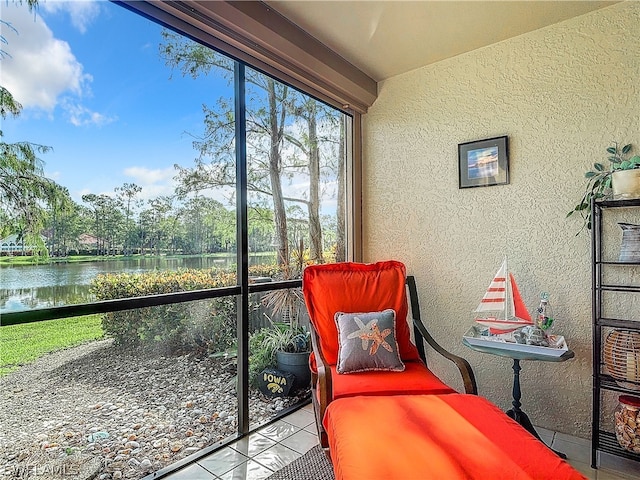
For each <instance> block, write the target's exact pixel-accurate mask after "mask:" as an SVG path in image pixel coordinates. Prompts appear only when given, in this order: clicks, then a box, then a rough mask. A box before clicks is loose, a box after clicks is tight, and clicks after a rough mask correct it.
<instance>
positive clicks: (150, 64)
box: [0, 0, 231, 201]
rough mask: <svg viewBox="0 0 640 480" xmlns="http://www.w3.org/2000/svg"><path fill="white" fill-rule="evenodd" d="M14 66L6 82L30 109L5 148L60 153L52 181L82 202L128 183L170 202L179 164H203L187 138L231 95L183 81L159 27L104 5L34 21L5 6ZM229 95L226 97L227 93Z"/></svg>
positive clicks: (45, 3)
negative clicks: (32, 146) (207, 111)
mask: <svg viewBox="0 0 640 480" xmlns="http://www.w3.org/2000/svg"><path fill="white" fill-rule="evenodd" d="M0 8H1V9H2V10H1V16H2V20H3V21H6V22H9V23H10V24H11V25H12V26H13V27H14V28H15V29H16V30H17V33H16V32H14V31H12V30H10V29H9V28H7V27H6V26H5V25H2V35H3V37H5V39H6V41H7V44H5V45H2V48H3V50H5V51H6V52H7V53H8V54H9V55H10V57H8V56H7V57H5V58H4V59H2V61H1V62H2V64H1V65H0V66H1V68H2V72H1V75H2V77H1V80H2V85H3V86H5V87H6V88H7V89H8V90H9V91H10V92H11V93H12V94H13V95H14V97H15V98H16V99H17V100H18V101H19V102H20V103H21V104H22V105H23V107H24V110H23V112H22V114H21V116H20V117H19V118H17V119H11V118H10V119H7V120H5V121H4V122H3V125H2V130H3V132H4V135H5V139H4V140H5V141H7V142H16V141H23V140H28V141H30V142H34V143H39V144H42V145H47V146H51V147H53V151H52V152H49V153H47V154H44V155H42V156H41V159H42V160H43V161H44V162H45V165H44V170H45V174H46V176H48V177H49V178H52V179H54V180H55V181H57V182H58V183H60V184H61V185H64V186H66V187H67V188H68V189H69V191H70V193H71V195H72V197H73V198H74V199H75V200H76V201H80V197H81V196H82V194H85V193H111V194H112V193H113V189H114V187H117V186H120V185H122V184H123V183H125V182H128V183H136V184H138V185H140V186H142V187H143V191H142V194H141V196H142V198H155V197H157V196H158V195H169V194H171V193H173V180H172V177H173V176H174V175H175V171H174V169H173V165H174V164H175V163H179V164H181V165H183V166H190V165H192V164H193V160H194V159H195V158H196V157H197V152H196V151H195V150H194V149H193V147H192V145H191V138H190V137H189V136H188V135H186V134H185V133H184V132H185V131H188V132H192V133H199V132H201V131H202V119H203V115H202V103H207V104H210V105H211V104H213V103H214V102H215V100H216V99H217V98H218V97H220V96H221V95H223V94H225V96H231V94H230V88H231V87H228V86H227V82H226V81H225V80H224V79H221V78H214V77H213V76H211V77H208V78H199V79H197V80H193V79H191V78H189V77H187V78H183V77H182V75H181V74H180V73H179V72H177V71H176V72H173V75H172V72H171V70H170V68H169V67H167V66H165V65H164V61H163V60H162V59H161V58H160V56H159V49H158V46H159V43H160V42H161V36H160V32H161V30H162V27H160V26H159V25H157V24H155V23H152V22H151V21H149V20H147V19H145V18H143V17H141V16H139V15H136V14H133V13H131V12H129V11H128V10H126V9H124V8H123V7H120V6H118V5H115V4H113V3H111V2H107V1H98V2H95V1H80V0H77V1H73V2H61V1H55V0H41V3H40V6H39V8H38V10H37V13H36V14H35V15H34V14H33V13H29V11H28V8H27V7H26V5H19V4H16V3H15V2H9V3H6V2H4V1H3V2H2V6H1V7H0ZM227 92H229V93H227Z"/></svg>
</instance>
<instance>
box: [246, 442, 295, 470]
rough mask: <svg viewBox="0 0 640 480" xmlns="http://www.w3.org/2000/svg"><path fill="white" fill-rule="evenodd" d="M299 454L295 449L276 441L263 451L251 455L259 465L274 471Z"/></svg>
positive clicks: (287, 463)
mask: <svg viewBox="0 0 640 480" xmlns="http://www.w3.org/2000/svg"><path fill="white" fill-rule="evenodd" d="M301 456H302V455H301V454H300V453H298V452H296V451H295V450H292V449H290V448H289V447H285V446H284V445H281V444H279V443H278V444H276V445H274V446H273V447H271V448H269V449H267V450H265V451H264V452H262V453H259V454H258V455H256V456H255V457H253V459H254V460H255V461H256V462H258V463H260V464H261V465H264V466H265V467H267V468H270V469H271V470H273V471H276V470H279V469H281V468H282V467H284V466H286V465H289V464H290V463H291V462H293V461H294V460H295V459H296V458H299V457H301Z"/></svg>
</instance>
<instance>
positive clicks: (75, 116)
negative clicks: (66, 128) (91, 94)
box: [63, 101, 116, 127]
mask: <svg viewBox="0 0 640 480" xmlns="http://www.w3.org/2000/svg"><path fill="white" fill-rule="evenodd" d="M63 108H64V110H65V112H66V114H67V116H68V118H69V122H71V124H72V125H75V126H76V127H82V126H86V125H97V126H102V125H107V124H109V123H111V122H114V121H115V120H116V118H114V117H107V116H106V115H103V114H101V113H98V112H92V111H91V110H89V109H88V108H87V107H85V106H83V105H80V104H77V103H73V102H70V101H64V102H63Z"/></svg>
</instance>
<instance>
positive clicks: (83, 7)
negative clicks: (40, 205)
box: [41, 0, 100, 33]
mask: <svg viewBox="0 0 640 480" xmlns="http://www.w3.org/2000/svg"><path fill="white" fill-rule="evenodd" d="M41 5H42V8H43V9H44V10H45V11H47V12H49V13H59V12H66V13H68V14H69V17H70V19H71V24H72V25H73V26H74V27H75V28H77V29H78V31H79V32H81V33H85V32H86V31H87V27H88V26H89V24H90V23H91V22H92V21H93V19H94V18H96V17H97V16H98V15H99V14H100V5H99V3H98V2H96V1H94V0H73V1H64V0H45V1H44V2H42V3H41Z"/></svg>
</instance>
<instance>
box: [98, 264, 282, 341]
mask: <svg viewBox="0 0 640 480" xmlns="http://www.w3.org/2000/svg"><path fill="white" fill-rule="evenodd" d="M277 271H278V269H277V267H276V266H262V265H260V266H256V267H251V268H250V274H251V275H252V276H271V275H273V273H274V272H277ZM235 280H236V275H235V272H229V271H219V270H193V269H190V270H179V271H155V272H145V273H117V274H105V275H98V276H97V277H96V278H95V279H94V280H93V281H92V283H91V292H92V293H93V294H94V295H95V296H96V298H97V299H98V300H111V299H120V298H131V297H141V296H147V295H156V294H163V293H173V292H184V291H191V290H201V289H209V288H219V287H224V286H231V285H234V284H235ZM236 322H237V319H236V299H235V297H224V298H216V299H211V300H200V301H196V302H185V303H177V304H170V305H159V306H154V307H143V308H137V309H134V310H125V311H121V312H110V313H106V314H104V315H103V318H102V326H103V329H104V331H105V333H106V334H107V335H109V336H111V337H113V339H114V343H115V344H116V345H117V346H120V347H124V348H135V347H140V346H142V347H153V348H158V349H161V350H164V351H166V352H169V353H170V352H176V351H201V352H203V351H215V352H220V351H225V350H226V349H229V348H231V347H233V346H234V345H235V342H236V333H235V332H236Z"/></svg>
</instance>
